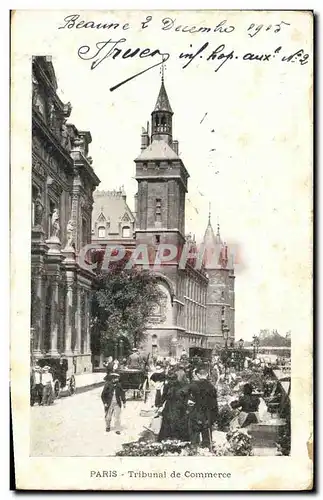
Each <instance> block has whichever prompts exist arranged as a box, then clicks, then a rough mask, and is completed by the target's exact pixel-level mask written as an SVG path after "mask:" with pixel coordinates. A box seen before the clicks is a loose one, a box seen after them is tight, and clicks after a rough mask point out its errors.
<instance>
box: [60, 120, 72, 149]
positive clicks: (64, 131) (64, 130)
mask: <svg viewBox="0 0 323 500" xmlns="http://www.w3.org/2000/svg"><path fill="white" fill-rule="evenodd" d="M61 138H62V146H63V147H64V148H66V149H67V150H68V151H70V149H71V145H70V137H69V133H68V128H67V125H66V120H64V121H63V123H62V126H61Z"/></svg>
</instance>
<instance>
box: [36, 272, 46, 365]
mask: <svg viewBox="0 0 323 500" xmlns="http://www.w3.org/2000/svg"><path fill="white" fill-rule="evenodd" d="M35 282H36V297H35V299H36V307H35V333H36V335H35V337H34V354H35V356H40V354H41V348H42V345H43V330H44V329H43V269H39V270H38V273H37V276H36V279H35Z"/></svg>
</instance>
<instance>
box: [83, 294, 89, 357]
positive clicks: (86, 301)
mask: <svg viewBox="0 0 323 500" xmlns="http://www.w3.org/2000/svg"><path fill="white" fill-rule="evenodd" d="M89 330H90V317H89V292H88V290H86V291H85V292H84V354H89V344H90V342H89Z"/></svg>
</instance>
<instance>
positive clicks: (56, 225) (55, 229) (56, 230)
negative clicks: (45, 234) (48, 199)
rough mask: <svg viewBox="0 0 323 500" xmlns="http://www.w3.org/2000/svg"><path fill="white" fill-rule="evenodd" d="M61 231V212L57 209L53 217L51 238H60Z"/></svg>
mask: <svg viewBox="0 0 323 500" xmlns="http://www.w3.org/2000/svg"><path fill="white" fill-rule="evenodd" d="M59 230H60V225H59V212H58V209H57V208H55V209H54V212H53V215H52V235H51V236H56V238H58V235H59Z"/></svg>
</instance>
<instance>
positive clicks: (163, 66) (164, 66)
mask: <svg viewBox="0 0 323 500" xmlns="http://www.w3.org/2000/svg"><path fill="white" fill-rule="evenodd" d="M165 69H166V64H165V63H164V59H163V62H162V65H161V68H160V74H161V82H162V83H164V76H165Z"/></svg>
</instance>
